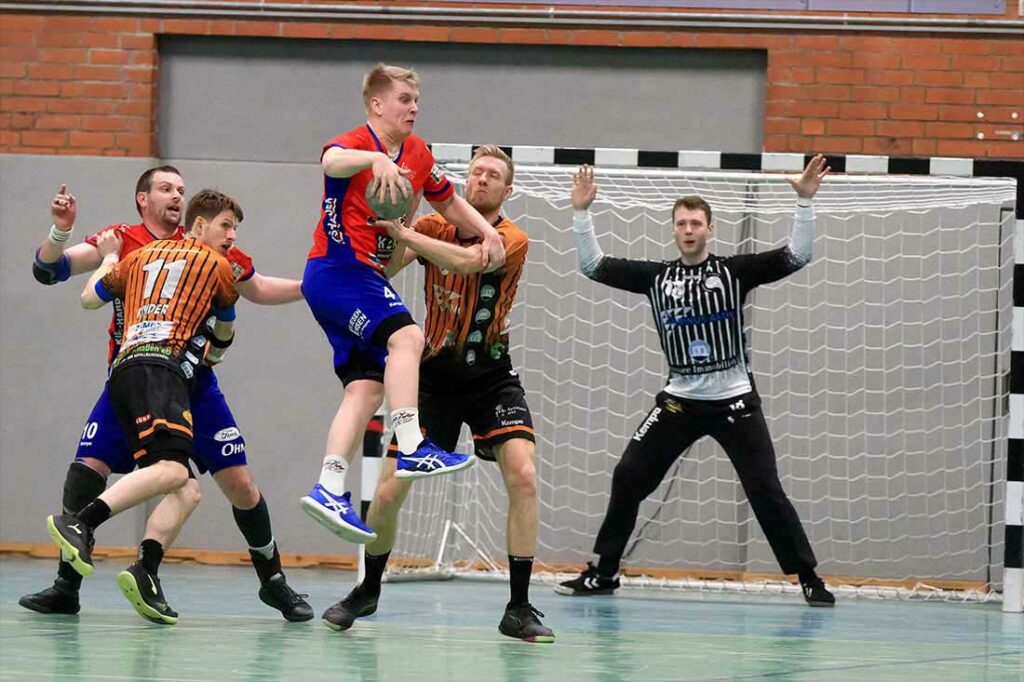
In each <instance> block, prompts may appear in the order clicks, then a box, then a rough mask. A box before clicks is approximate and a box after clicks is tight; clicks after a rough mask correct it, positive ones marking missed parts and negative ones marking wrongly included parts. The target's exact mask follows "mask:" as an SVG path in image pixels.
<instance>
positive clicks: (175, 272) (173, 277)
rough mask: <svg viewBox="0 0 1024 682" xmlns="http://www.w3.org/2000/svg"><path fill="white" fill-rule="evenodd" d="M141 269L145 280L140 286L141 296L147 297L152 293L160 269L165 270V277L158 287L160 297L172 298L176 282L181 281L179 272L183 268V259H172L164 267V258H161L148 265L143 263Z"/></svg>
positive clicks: (176, 286)
mask: <svg viewBox="0 0 1024 682" xmlns="http://www.w3.org/2000/svg"><path fill="white" fill-rule="evenodd" d="M142 269H143V271H145V273H146V282H145V283H144V284H143V287H142V298H149V297H150V296H152V295H153V288H154V287H155V286H156V281H157V279H159V278H160V271H161V270H166V271H167V278H166V279H165V280H164V286H163V287H162V288H161V289H160V298H173V297H174V292H175V290H176V289H177V288H178V282H180V281H181V273H182V271H184V270H185V261H184V260H176V261H172V262H170V263H168V264H167V266H166V267H164V259H163V258H161V259H159V260H155V261H153V262H152V263H149V264H148V265H144V266H143V267H142Z"/></svg>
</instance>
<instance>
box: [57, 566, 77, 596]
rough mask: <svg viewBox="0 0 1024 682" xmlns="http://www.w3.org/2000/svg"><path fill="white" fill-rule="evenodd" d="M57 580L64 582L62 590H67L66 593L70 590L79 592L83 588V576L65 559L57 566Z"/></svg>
mask: <svg viewBox="0 0 1024 682" xmlns="http://www.w3.org/2000/svg"><path fill="white" fill-rule="evenodd" d="M57 578H58V579H59V580H61V581H62V583H61V588H62V589H65V588H66V589H65V591H66V590H68V589H70V590H75V591H76V592H77V591H78V589H79V588H80V587H81V586H82V574H81V573H79V572H78V571H76V570H75V568H74V567H73V566H72V565H71V564H69V563H68V562H66V561H64V560H63V559H61V560H60V563H58V564H57Z"/></svg>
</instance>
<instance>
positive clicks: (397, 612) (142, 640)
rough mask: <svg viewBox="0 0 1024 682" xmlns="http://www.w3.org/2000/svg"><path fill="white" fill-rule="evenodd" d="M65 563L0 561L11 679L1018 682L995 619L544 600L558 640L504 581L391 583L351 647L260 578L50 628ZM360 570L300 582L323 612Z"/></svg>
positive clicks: (226, 575) (1016, 652)
mask: <svg viewBox="0 0 1024 682" xmlns="http://www.w3.org/2000/svg"><path fill="white" fill-rule="evenodd" d="M53 566H54V564H53V562H51V561H43V560H33V559H20V558H17V559H16V558H0V680H19V681H20V680H160V681H162V682H170V681H175V682H178V681H181V682H185V681H191V680H218V681H224V682H227V681H235V680H302V681H303V682H305V681H309V682H351V681H361V680H399V681H402V680H417V681H427V680H446V681H447V680H481V681H490V680H495V681H500V680H510V681H513V680H514V681H522V682H527V681H533V680H556V681H558V682H568V681H571V680H602V681H604V680H607V681H612V680H729V679H733V680H735V679H739V680H743V679H757V678H773V679H785V680H829V681H830V682H832V681H836V680H871V681H872V682H883V681H886V680H926V681H928V682H940V681H941V682H947V681H951V680H1015V681H1018V682H1024V616H1022V615H1021V614H1013V615H1011V614H1003V613H1002V612H1001V611H1000V610H999V605H998V604H984V605H979V604H945V603H925V602H899V601H893V602H880V601H874V600H868V599H854V600H845V601H840V603H839V605H838V606H837V607H836V608H835V609H811V608H808V607H806V606H805V605H804V604H803V602H802V601H799V599H798V598H795V597H792V596H756V597H755V596H741V595H702V594H688V593H672V594H660V595H653V596H652V595H651V594H650V593H645V592H636V591H629V590H622V591H620V593H619V594H616V595H614V596H608V597H589V598H570V597H562V596H558V595H556V594H554V593H553V592H552V591H551V589H550V587H548V586H545V585H536V584H535V585H534V586H533V588H532V594H531V597H532V601H533V603H534V604H535V605H536V606H537V607H538V608H539V609H540V610H541V611H543V612H545V613H546V614H547V617H546V618H545V619H544V622H545V623H546V624H547V625H549V626H550V627H551V628H553V629H554V631H555V634H556V635H557V638H558V639H557V641H556V642H555V643H554V644H550V645H539V644H537V645H531V644H526V643H523V642H518V641H514V640H510V639H507V638H505V637H503V636H501V635H500V634H498V630H497V625H498V620H499V619H500V617H501V612H502V608H503V606H504V603H505V600H506V599H507V588H506V586H505V585H504V584H502V583H491V582H477V581H468V580H456V581H449V582H426V583H424V582H419V583H400V584H393V585H385V586H384V593H383V595H382V599H381V603H380V610H379V611H378V613H377V614H376V615H375V616H372V617H369V618H366V619H362V620H359V621H357V622H356V625H355V626H354V627H353V628H352V629H351V630H349V631H348V632H344V633H336V632H333V631H331V630H329V629H327V628H326V627H325V626H324V625H323V623H322V622H321V621H320V620H319V617H317V618H316V619H314V620H312V621H310V622H307V623H286V622H285V621H284V620H283V619H281V618H280V617H279V615H278V614H277V612H275V611H271V610H270V609H268V608H267V607H265V606H264V605H263V604H262V603H260V601H259V600H258V599H257V598H256V587H257V585H256V578H255V575H254V574H253V572H252V571H251V570H250V569H247V568H244V567H242V568H236V567H215V566H198V565H194V564H165V565H164V566H163V567H162V568H161V573H160V574H161V578H162V580H163V584H164V590H165V592H166V593H167V597H168V599H169V600H170V602H171V604H172V605H173V606H174V607H175V608H176V609H177V610H178V611H179V612H180V613H181V618H180V620H179V622H178V624H177V625H175V626H158V625H152V624H149V623H148V622H146V621H144V620H142V619H141V618H139V617H138V616H137V615H136V614H135V612H134V611H133V610H132V609H131V607H130V606H129V605H128V603H127V602H126V601H125V600H124V597H122V595H121V593H120V592H119V591H118V589H117V586H116V585H115V583H114V577H115V575H116V574H117V572H118V571H119V570H120V569H121V568H122V566H121V565H120V564H119V563H114V562H111V561H105V562H99V563H97V567H96V572H95V574H94V575H93V576H92V577H91V578H88V579H87V580H86V584H85V585H84V588H83V600H82V612H81V614H79V615H78V616H44V615H40V614H36V613H32V612H30V611H27V610H25V609H23V608H21V607H20V606H18V603H17V602H18V597H19V596H20V595H22V594H24V593H26V592H30V591H35V590H37V589H41V588H43V587H46V586H47V585H48V584H49V583H50V581H51V580H52V571H53ZM354 579H355V576H354V575H353V574H352V573H349V572H342V571H330V570H322V569H308V570H306V569H302V570H299V569H293V570H292V571H290V572H289V580H290V582H291V583H292V584H293V585H294V586H295V587H296V588H297V589H298V590H299V591H300V592H305V593H308V594H309V601H310V603H311V604H312V605H313V607H314V608H315V609H316V611H317V614H318V616H319V613H320V612H322V611H323V609H324V608H326V607H327V606H329V605H330V604H331V603H333V602H334V601H336V600H337V599H339V598H340V597H342V596H344V594H345V593H347V592H348V590H349V589H350V588H351V587H352V585H353V582H354Z"/></svg>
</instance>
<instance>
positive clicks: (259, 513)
mask: <svg viewBox="0 0 1024 682" xmlns="http://www.w3.org/2000/svg"><path fill="white" fill-rule="evenodd" d="M231 513H232V514H234V516H235V525H237V526H238V530H240V531H242V535H243V536H245V541H246V542H247V543H248V544H249V549H252V550H256V549H259V548H261V547H266V546H267V545H269V544H270V543H271V542H273V541H274V532H273V530H272V529H271V527H270V510H269V509H268V508H267V501H266V500H265V499H263V495H260V501H259V502H257V503H256V506H255V507H253V508H252V509H239V508H238V507H232V508H231Z"/></svg>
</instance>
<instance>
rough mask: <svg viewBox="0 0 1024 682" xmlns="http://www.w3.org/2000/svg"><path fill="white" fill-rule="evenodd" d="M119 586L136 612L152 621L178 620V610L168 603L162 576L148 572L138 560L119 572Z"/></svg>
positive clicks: (171, 621) (170, 623)
mask: <svg viewBox="0 0 1024 682" xmlns="http://www.w3.org/2000/svg"><path fill="white" fill-rule="evenodd" d="M117 586H118V587H119V588H121V592H122V593H123V594H124V596H125V597H126V598H127V599H128V602H129V603H130V604H131V605H132V608H134V609H135V611H136V613H138V614H139V615H140V616H142V617H143V618H145V619H146V620H148V621H150V622H151V623H159V624H160V625H174V624H175V623H177V622H178V612H177V611H175V610H174V609H172V608H171V607H170V606H168V605H167V598H166V597H164V590H163V588H162V587H160V578H158V577H156V576H155V575H153V574H152V573H148V572H147V571H146V569H144V568H143V567H142V564H141V563H139V562H138V561H136V562H135V563H134V564H132V565H131V566H129V567H128V568H126V569H124V570H123V571H121V572H120V573H118V574H117Z"/></svg>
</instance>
